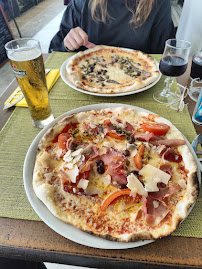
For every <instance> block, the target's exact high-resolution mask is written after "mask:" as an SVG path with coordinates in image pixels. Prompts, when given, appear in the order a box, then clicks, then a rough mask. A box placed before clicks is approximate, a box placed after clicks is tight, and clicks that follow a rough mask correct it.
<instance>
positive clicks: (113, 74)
mask: <svg viewBox="0 0 202 269" xmlns="http://www.w3.org/2000/svg"><path fill="white" fill-rule="evenodd" d="M66 71H67V74H68V77H69V79H70V81H71V82H72V83H73V85H75V86H76V87H77V88H79V89H82V90H85V91H87V92H95V93H101V94H116V93H124V92H131V91H135V90H138V89H141V88H144V87H146V86H148V85H149V84H151V83H152V82H154V81H156V80H157V79H158V78H159V76H160V73H159V69H158V66H157V65H156V62H155V60H154V59H153V58H152V57H151V56H149V55H148V54H146V53H143V52H141V51H138V50H136V51H134V50H127V49H122V48H118V47H110V46H104V45H99V46H95V47H93V48H91V49H88V50H85V51H81V52H78V53H77V54H75V55H74V56H72V57H71V58H70V60H69V61H68V63H67V65H66Z"/></svg>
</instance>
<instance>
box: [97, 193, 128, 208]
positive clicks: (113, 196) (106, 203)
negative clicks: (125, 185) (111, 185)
mask: <svg viewBox="0 0 202 269" xmlns="http://www.w3.org/2000/svg"><path fill="white" fill-rule="evenodd" d="M130 193H131V190H130V189H122V190H120V191H115V192H113V193H112V194H110V195H109V196H108V197H107V198H106V199H105V200H104V201H103V203H102V206H101V212H102V213H103V212H105V211H106V210H107V208H108V206H109V205H110V204H111V203H112V202H113V201H114V200H115V199H116V198H117V197H120V196H123V195H130Z"/></svg>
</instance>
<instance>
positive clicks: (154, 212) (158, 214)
mask: <svg viewBox="0 0 202 269" xmlns="http://www.w3.org/2000/svg"><path fill="white" fill-rule="evenodd" d="M142 200H143V212H144V214H145V222H146V223H147V225H149V226H151V227H153V226H156V225H158V224H159V223H160V222H161V221H162V220H163V219H164V218H165V217H166V216H167V214H168V213H169V209H168V207H167V206H166V204H165V203H164V202H162V201H158V200H156V199H154V198H153V197H152V196H150V195H149V196H148V197H147V198H145V197H144V196H143V199H142Z"/></svg>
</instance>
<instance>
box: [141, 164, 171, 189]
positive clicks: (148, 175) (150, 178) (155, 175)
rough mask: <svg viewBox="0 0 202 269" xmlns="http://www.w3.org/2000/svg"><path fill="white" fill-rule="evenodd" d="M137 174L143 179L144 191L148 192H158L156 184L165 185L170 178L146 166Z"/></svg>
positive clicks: (160, 171)
mask: <svg viewBox="0 0 202 269" xmlns="http://www.w3.org/2000/svg"><path fill="white" fill-rule="evenodd" d="M139 174H140V175H142V176H143V178H144V184H145V189H146V190H147V191H149V192H152V191H159V188H158V186H157V183H159V182H163V183H165V184H166V185H167V184H168V181H169V180H170V178H171V176H170V175H169V174H167V173H165V172H163V171H162V170H160V169H158V168H156V167H154V166H152V165H150V164H147V165H145V166H144V167H143V168H142V169H141V170H140V171H139Z"/></svg>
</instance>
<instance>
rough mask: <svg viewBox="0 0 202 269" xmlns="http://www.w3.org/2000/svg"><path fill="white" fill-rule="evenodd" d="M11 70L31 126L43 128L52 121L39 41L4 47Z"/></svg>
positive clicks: (11, 43) (24, 41) (29, 40)
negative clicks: (23, 98)
mask: <svg viewBox="0 0 202 269" xmlns="http://www.w3.org/2000/svg"><path fill="white" fill-rule="evenodd" d="M5 49H6V53H7V56H8V58H9V61H10V64H11V68H12V71H13V73H14V74H15V77H16V79H17V81H18V84H19V86H20V88H21V90H22V92H23V94H24V97H25V99H26V102H27V104H28V107H29V111H30V114H31V117H32V122H33V125H34V126H36V127H40V128H43V127H44V126H45V125H47V124H49V123H50V122H51V121H52V120H53V119H54V117H53V114H52V113H51V108H50V104H49V99H48V89H47V85H46V75H45V69H44V62H43V57H42V53H41V48H40V44H39V41H37V40H34V39H29V38H21V39H16V40H12V41H10V42H8V43H6V45H5Z"/></svg>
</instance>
